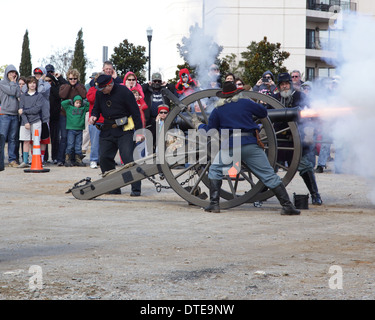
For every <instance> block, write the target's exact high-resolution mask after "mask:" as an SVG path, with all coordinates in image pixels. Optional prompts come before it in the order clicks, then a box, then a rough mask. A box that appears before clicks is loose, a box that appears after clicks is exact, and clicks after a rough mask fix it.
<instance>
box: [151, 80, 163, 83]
mask: <svg viewBox="0 0 375 320" xmlns="http://www.w3.org/2000/svg"><path fill="white" fill-rule="evenodd" d="M152 82H153V83H161V80H154V81H152Z"/></svg>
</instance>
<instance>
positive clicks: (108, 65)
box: [103, 61, 122, 84]
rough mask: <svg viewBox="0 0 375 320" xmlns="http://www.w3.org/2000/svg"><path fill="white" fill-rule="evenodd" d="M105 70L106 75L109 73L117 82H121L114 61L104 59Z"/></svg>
mask: <svg viewBox="0 0 375 320" xmlns="http://www.w3.org/2000/svg"><path fill="white" fill-rule="evenodd" d="M103 72H104V73H105V74H106V75H109V76H111V77H112V78H113V80H114V82H115V83H118V84H121V83H122V79H121V78H120V77H119V76H117V72H116V70H115V69H114V68H113V63H112V62H111V61H104V63H103Z"/></svg>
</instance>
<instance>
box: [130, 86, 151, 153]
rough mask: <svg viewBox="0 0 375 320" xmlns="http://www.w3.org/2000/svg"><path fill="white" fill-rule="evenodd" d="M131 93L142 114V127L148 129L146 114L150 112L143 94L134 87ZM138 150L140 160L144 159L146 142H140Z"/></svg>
mask: <svg viewBox="0 0 375 320" xmlns="http://www.w3.org/2000/svg"><path fill="white" fill-rule="evenodd" d="M141 90H142V89H141ZM131 91H132V92H133V94H134V98H135V100H136V101H137V104H138V108H139V112H140V113H141V120H142V127H143V128H146V116H145V112H146V110H147V111H148V106H147V104H146V102H145V100H144V99H143V98H142V95H141V92H140V91H139V89H138V88H136V87H133V88H132V89H131ZM142 93H143V91H142ZM137 150H140V152H139V158H143V157H144V156H146V140H144V141H142V142H139V143H138V144H137ZM137 159H138V158H136V160H137Z"/></svg>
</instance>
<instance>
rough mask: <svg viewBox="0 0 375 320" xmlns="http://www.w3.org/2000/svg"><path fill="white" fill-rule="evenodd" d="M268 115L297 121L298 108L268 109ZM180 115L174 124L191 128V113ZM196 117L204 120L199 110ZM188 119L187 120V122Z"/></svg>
mask: <svg viewBox="0 0 375 320" xmlns="http://www.w3.org/2000/svg"><path fill="white" fill-rule="evenodd" d="M267 111H268V117H269V118H270V120H271V121H272V122H290V121H298V120H299V119H300V111H299V108H298V107H296V108H283V109H268V110H267ZM181 115H182V116H183V118H182V117H176V119H175V120H174V123H175V125H176V126H177V127H178V128H179V129H181V130H182V131H187V130H189V129H191V126H190V124H189V123H188V122H190V123H191V121H190V119H191V114H190V113H188V112H182V113H181ZM196 115H197V117H198V118H199V119H200V120H201V121H202V122H204V120H203V116H202V114H201V113H200V112H196ZM187 121H188V122H187Z"/></svg>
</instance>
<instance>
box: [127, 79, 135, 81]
mask: <svg viewBox="0 0 375 320" xmlns="http://www.w3.org/2000/svg"><path fill="white" fill-rule="evenodd" d="M126 80H127V81H135V79H126Z"/></svg>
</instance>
